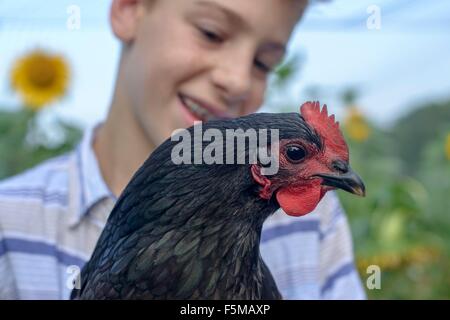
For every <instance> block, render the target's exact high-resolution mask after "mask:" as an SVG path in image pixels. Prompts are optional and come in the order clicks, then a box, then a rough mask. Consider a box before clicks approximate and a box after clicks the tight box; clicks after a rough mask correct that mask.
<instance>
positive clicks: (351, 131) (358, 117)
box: [344, 106, 370, 142]
mask: <svg viewBox="0 0 450 320" xmlns="http://www.w3.org/2000/svg"><path fill="white" fill-rule="evenodd" d="M344 127H345V130H346V132H347V133H348V135H349V136H350V138H351V139H353V140H355V141H357V142H364V141H366V140H367V139H368V138H369V135H370V127H369V124H368V123H367V120H366V119H365V118H364V116H363V114H362V113H361V111H359V109H358V108H357V107H355V106H352V107H349V112H348V114H347V117H346V119H345V123H344Z"/></svg>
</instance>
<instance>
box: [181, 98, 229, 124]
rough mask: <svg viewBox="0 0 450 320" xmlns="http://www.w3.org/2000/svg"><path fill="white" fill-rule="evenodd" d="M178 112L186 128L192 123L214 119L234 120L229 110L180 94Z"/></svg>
mask: <svg viewBox="0 0 450 320" xmlns="http://www.w3.org/2000/svg"><path fill="white" fill-rule="evenodd" d="M178 97H179V98H180V112H181V114H182V115H183V117H184V120H185V122H186V127H190V126H192V125H194V121H209V120H214V119H227V118H234V117H236V115H233V114H232V112H231V110H227V109H223V108H220V107H219V106H217V105H213V104H211V103H208V102H204V101H202V100H200V99H197V98H194V97H191V96H188V95H185V94H183V93H180V94H179V95H178Z"/></svg>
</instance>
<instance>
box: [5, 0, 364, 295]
mask: <svg viewBox="0 0 450 320" xmlns="http://www.w3.org/2000/svg"><path fill="white" fill-rule="evenodd" d="M305 7H306V1H303V0H258V1H249V0H244V1H243V0H203V1H202V0H164V1H161V0H113V1H112V6H111V14H110V21H111V26H112V30H113V32H114V34H115V35H116V37H117V38H118V39H120V41H121V42H122V43H123V48H122V56H121V60H120V66H119V72H118V76H117V81H116V87H115V91H114V96H113V100H112V103H111V106H110V112H109V114H108V117H107V119H106V121H105V122H104V123H103V124H102V125H100V126H97V127H96V128H94V129H92V130H88V131H87V133H86V134H85V136H84V138H83V140H82V142H81V143H80V145H79V147H78V148H77V149H76V150H75V151H73V152H72V153H70V154H67V155H65V156H62V157H58V158H56V159H52V160H50V161H47V162H45V163H44V164H42V165H40V166H38V167H36V168H34V169H31V170H29V171H27V172H25V173H23V174H21V175H19V176H16V177H13V178H10V179H8V180H6V181H4V182H3V183H1V184H0V297H1V298H24V299H66V298H68V296H69V293H70V289H71V286H70V284H71V280H72V278H73V274H72V273H73V271H74V270H76V269H77V267H82V265H83V264H84V263H85V262H86V261H87V260H88V259H89V256H90V254H91V253H92V251H93V249H94V246H95V243H96V241H97V239H98V237H99V235H100V233H101V230H102V228H103V226H104V224H105V222H106V219H107V216H108V213H109V212H110V210H111V209H112V207H113V205H114V201H115V199H116V197H117V196H118V195H119V194H120V193H121V191H122V190H123V189H124V187H125V186H126V185H127V183H128V181H129V179H130V178H131V176H132V175H133V173H134V172H135V171H136V170H137V169H138V168H139V167H140V165H141V164H142V163H143V161H144V160H145V159H146V158H147V157H148V155H149V154H150V153H151V152H152V151H153V150H154V149H155V148H156V147H157V146H158V145H159V144H160V143H161V142H163V141H164V140H165V139H167V138H168V137H169V136H170V135H171V133H172V132H173V131H174V130H175V129H177V128H183V127H188V126H191V125H192V124H193V123H194V121H197V120H202V121H207V120H208V119H211V118H216V117H238V116H241V115H245V114H248V113H252V112H255V111H256V110H257V109H258V106H260V105H261V104H262V101H263V96H264V91H265V88H266V81H267V77H268V74H269V73H270V71H271V70H272V68H273V67H274V66H275V65H276V64H277V63H278V62H280V60H281V59H282V57H283V55H284V51H285V46H286V43H287V41H288V39H289V36H290V34H291V32H292V29H293V28H294V26H295V24H296V23H297V21H298V20H299V19H300V17H301V15H302V14H303V11H304V9H305ZM261 253H262V256H263V258H264V259H265V261H266V263H267V265H268V266H269V268H270V269H271V271H272V273H273V275H274V278H275V280H276V282H277V285H278V287H279V289H280V291H281V293H282V294H283V296H284V297H285V298H286V299H299V298H313V299H319V298H364V292H363V290H362V287H361V284H360V282H359V278H358V275H357V273H356V271H355V269H354V266H353V257H352V248H351V240H350V235H349V230H348V226H347V221H346V218H345V215H344V214H343V212H342V209H341V207H340V205H339V202H338V200H337V198H336V196H335V195H334V194H330V195H328V196H327V197H326V198H324V200H323V201H322V203H321V204H320V205H319V206H318V208H317V210H316V212H315V213H312V214H310V215H308V216H306V217H304V218H301V219H294V218H290V217H288V216H287V215H285V214H278V213H277V214H275V215H274V216H273V217H271V218H270V219H269V220H268V221H267V222H266V224H265V226H264V230H263V234H262V240H261Z"/></svg>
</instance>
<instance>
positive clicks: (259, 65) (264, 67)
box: [255, 60, 272, 73]
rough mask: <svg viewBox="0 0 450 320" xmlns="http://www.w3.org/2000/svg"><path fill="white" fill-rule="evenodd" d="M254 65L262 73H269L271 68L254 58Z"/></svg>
mask: <svg viewBox="0 0 450 320" xmlns="http://www.w3.org/2000/svg"><path fill="white" fill-rule="evenodd" d="M255 66H256V67H257V68H258V69H260V70H261V71H262V72H264V73H269V72H271V71H272V68H271V67H269V66H268V65H266V64H265V63H263V62H261V61H260V60H255Z"/></svg>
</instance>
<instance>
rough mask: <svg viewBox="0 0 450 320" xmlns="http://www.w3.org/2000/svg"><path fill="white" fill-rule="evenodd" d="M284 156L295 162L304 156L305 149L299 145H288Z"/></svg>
mask: <svg viewBox="0 0 450 320" xmlns="http://www.w3.org/2000/svg"><path fill="white" fill-rule="evenodd" d="M286 156H287V158H288V160H290V161H291V162H294V163H297V162H299V161H301V160H303V158H304V157H306V151H305V149H303V148H302V147H300V146H288V147H287V148H286Z"/></svg>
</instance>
